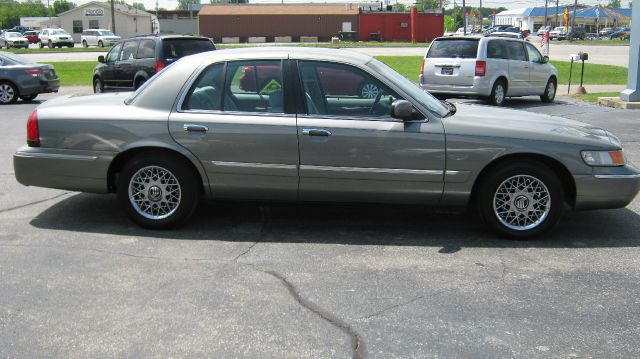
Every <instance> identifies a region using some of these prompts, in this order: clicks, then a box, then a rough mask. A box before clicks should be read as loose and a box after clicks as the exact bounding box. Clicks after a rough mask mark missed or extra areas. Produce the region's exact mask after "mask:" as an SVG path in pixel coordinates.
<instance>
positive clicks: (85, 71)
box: [46, 61, 97, 86]
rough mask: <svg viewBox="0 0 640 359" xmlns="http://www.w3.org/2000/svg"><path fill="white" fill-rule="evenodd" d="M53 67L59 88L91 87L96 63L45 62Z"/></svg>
mask: <svg viewBox="0 0 640 359" xmlns="http://www.w3.org/2000/svg"><path fill="white" fill-rule="evenodd" d="M46 63H47V64H51V65H53V67H55V69H56V73H58V77H59V78H60V86H91V82H92V81H93V68H94V67H95V66H96V64H97V62H93V61H62V62H46Z"/></svg>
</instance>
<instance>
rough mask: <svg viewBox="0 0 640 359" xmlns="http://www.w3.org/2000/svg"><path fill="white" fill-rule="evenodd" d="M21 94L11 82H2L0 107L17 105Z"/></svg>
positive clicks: (0, 86) (0, 83)
mask: <svg viewBox="0 0 640 359" xmlns="http://www.w3.org/2000/svg"><path fill="white" fill-rule="evenodd" d="M19 96H20V93H19V92H18V88H17V87H16V85H14V84H12V83H11V82H9V81H0V105H8V104H11V103H16V101H18V97H19Z"/></svg>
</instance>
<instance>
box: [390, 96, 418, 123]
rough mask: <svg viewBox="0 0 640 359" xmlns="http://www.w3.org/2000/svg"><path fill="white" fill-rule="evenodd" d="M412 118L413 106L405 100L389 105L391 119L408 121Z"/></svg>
mask: <svg viewBox="0 0 640 359" xmlns="http://www.w3.org/2000/svg"><path fill="white" fill-rule="evenodd" d="M411 116H413V105H411V102H409V101H407V100H395V101H393V103H392V104H391V117H393V118H399V119H402V120H408V119H410V118H411Z"/></svg>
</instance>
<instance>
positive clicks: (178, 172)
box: [118, 153, 201, 229]
mask: <svg viewBox="0 0 640 359" xmlns="http://www.w3.org/2000/svg"><path fill="white" fill-rule="evenodd" d="M200 193H201V184H200V183H199V182H198V178H197V175H196V174H195V173H194V171H193V169H192V168H191V167H190V166H188V165H187V164H186V163H185V160H184V159H182V158H179V157H176V156H166V155H164V154H153V153H146V154H142V155H139V156H136V157H134V158H133V159H132V160H130V161H129V162H128V163H127V164H126V165H125V166H124V168H123V169H122V172H121V174H120V176H119V181H118V199H119V201H120V204H121V205H122V206H123V207H124V209H125V211H126V212H127V214H128V215H129V217H131V219H132V220H133V221H134V222H136V223H137V224H138V225H140V226H142V227H145V228H150V229H167V228H171V227H176V226H179V225H181V224H183V223H184V222H185V221H186V220H187V219H188V218H189V217H190V216H191V215H192V214H193V212H194V210H195V209H196V207H197V205H198V202H199V199H200Z"/></svg>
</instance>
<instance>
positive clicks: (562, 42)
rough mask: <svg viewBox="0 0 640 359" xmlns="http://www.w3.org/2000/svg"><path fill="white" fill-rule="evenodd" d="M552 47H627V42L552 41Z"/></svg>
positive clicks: (628, 42)
mask: <svg viewBox="0 0 640 359" xmlns="http://www.w3.org/2000/svg"><path fill="white" fill-rule="evenodd" d="M551 44H552V45H623V46H629V44H630V41H629V40H576V41H573V42H570V41H554V42H552V43H551Z"/></svg>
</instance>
